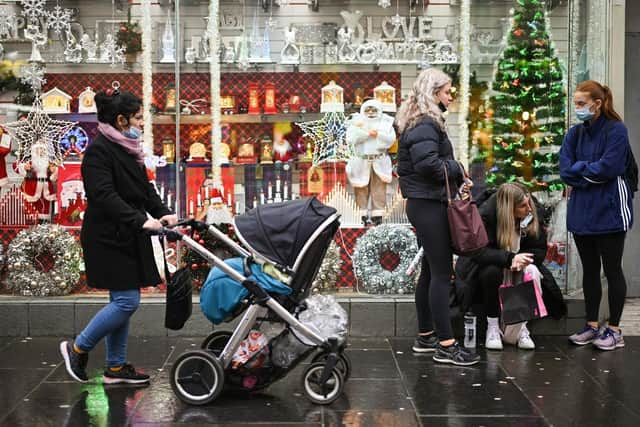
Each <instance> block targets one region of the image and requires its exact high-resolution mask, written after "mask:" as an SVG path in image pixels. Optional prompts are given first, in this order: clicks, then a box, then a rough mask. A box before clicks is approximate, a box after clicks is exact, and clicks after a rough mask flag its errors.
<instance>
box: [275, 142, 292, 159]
mask: <svg viewBox="0 0 640 427" xmlns="http://www.w3.org/2000/svg"><path fill="white" fill-rule="evenodd" d="M273 151H274V152H275V153H278V154H280V155H281V156H285V155H286V154H287V153H288V152H289V151H291V144H289V141H287V140H285V141H284V142H283V143H281V144H273Z"/></svg>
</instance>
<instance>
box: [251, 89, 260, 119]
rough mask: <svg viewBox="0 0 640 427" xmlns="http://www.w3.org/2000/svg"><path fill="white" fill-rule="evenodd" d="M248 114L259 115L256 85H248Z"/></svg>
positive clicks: (258, 96)
mask: <svg viewBox="0 0 640 427" xmlns="http://www.w3.org/2000/svg"><path fill="white" fill-rule="evenodd" d="M249 114H260V91H259V90H258V83H249Z"/></svg>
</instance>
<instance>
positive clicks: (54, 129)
mask: <svg viewBox="0 0 640 427" xmlns="http://www.w3.org/2000/svg"><path fill="white" fill-rule="evenodd" d="M75 125H77V122H68V121H65V120H55V119H52V118H51V117H49V115H48V114H47V113H45V112H44V110H43V109H42V99H41V98H40V97H39V96H37V97H36V98H35V100H34V102H33V107H32V109H31V111H30V112H29V114H28V115H27V118H26V119H25V120H18V121H17V122H11V123H6V124H4V125H3V126H4V128H5V129H6V130H7V132H8V133H9V135H11V138H12V139H13V140H14V141H17V142H18V153H17V155H18V161H19V162H23V161H25V160H27V159H28V158H29V157H31V146H32V145H34V144H36V143H38V142H43V143H44V144H46V146H47V152H48V153H49V160H50V161H51V163H54V164H56V165H61V164H62V161H63V160H64V157H63V153H62V152H61V150H60V139H61V138H62V137H63V136H64V135H65V134H66V133H67V132H68V131H69V130H70V129H71V128H72V127H73V126H75Z"/></svg>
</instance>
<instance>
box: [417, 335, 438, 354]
mask: <svg viewBox="0 0 640 427" xmlns="http://www.w3.org/2000/svg"><path fill="white" fill-rule="evenodd" d="M437 346H438V337H436V334H431V335H418V338H416V340H415V341H414V342H413V347H411V350H413V351H414V352H416V353H431V352H434V351H436V347H437Z"/></svg>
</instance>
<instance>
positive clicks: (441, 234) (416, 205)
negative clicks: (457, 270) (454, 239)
mask: <svg viewBox="0 0 640 427" xmlns="http://www.w3.org/2000/svg"><path fill="white" fill-rule="evenodd" d="M407 217H408V218H409V221H410V222H411V225H413V226H414V227H415V229H416V234H417V236H418V245H421V246H423V247H424V257H423V258H422V270H421V272H420V278H419V279H418V285H417V287H416V310H417V315H418V328H419V330H420V332H421V333H425V332H431V331H433V330H434V328H433V326H434V323H435V332H436V335H437V336H438V339H440V341H445V340H448V339H451V338H453V332H452V330H451V319H450V317H449V289H450V283H451V273H452V255H453V254H452V252H451V237H450V236H449V222H448V220H447V208H446V205H445V204H444V203H443V202H439V201H437V200H426V199H408V200H407Z"/></svg>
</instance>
